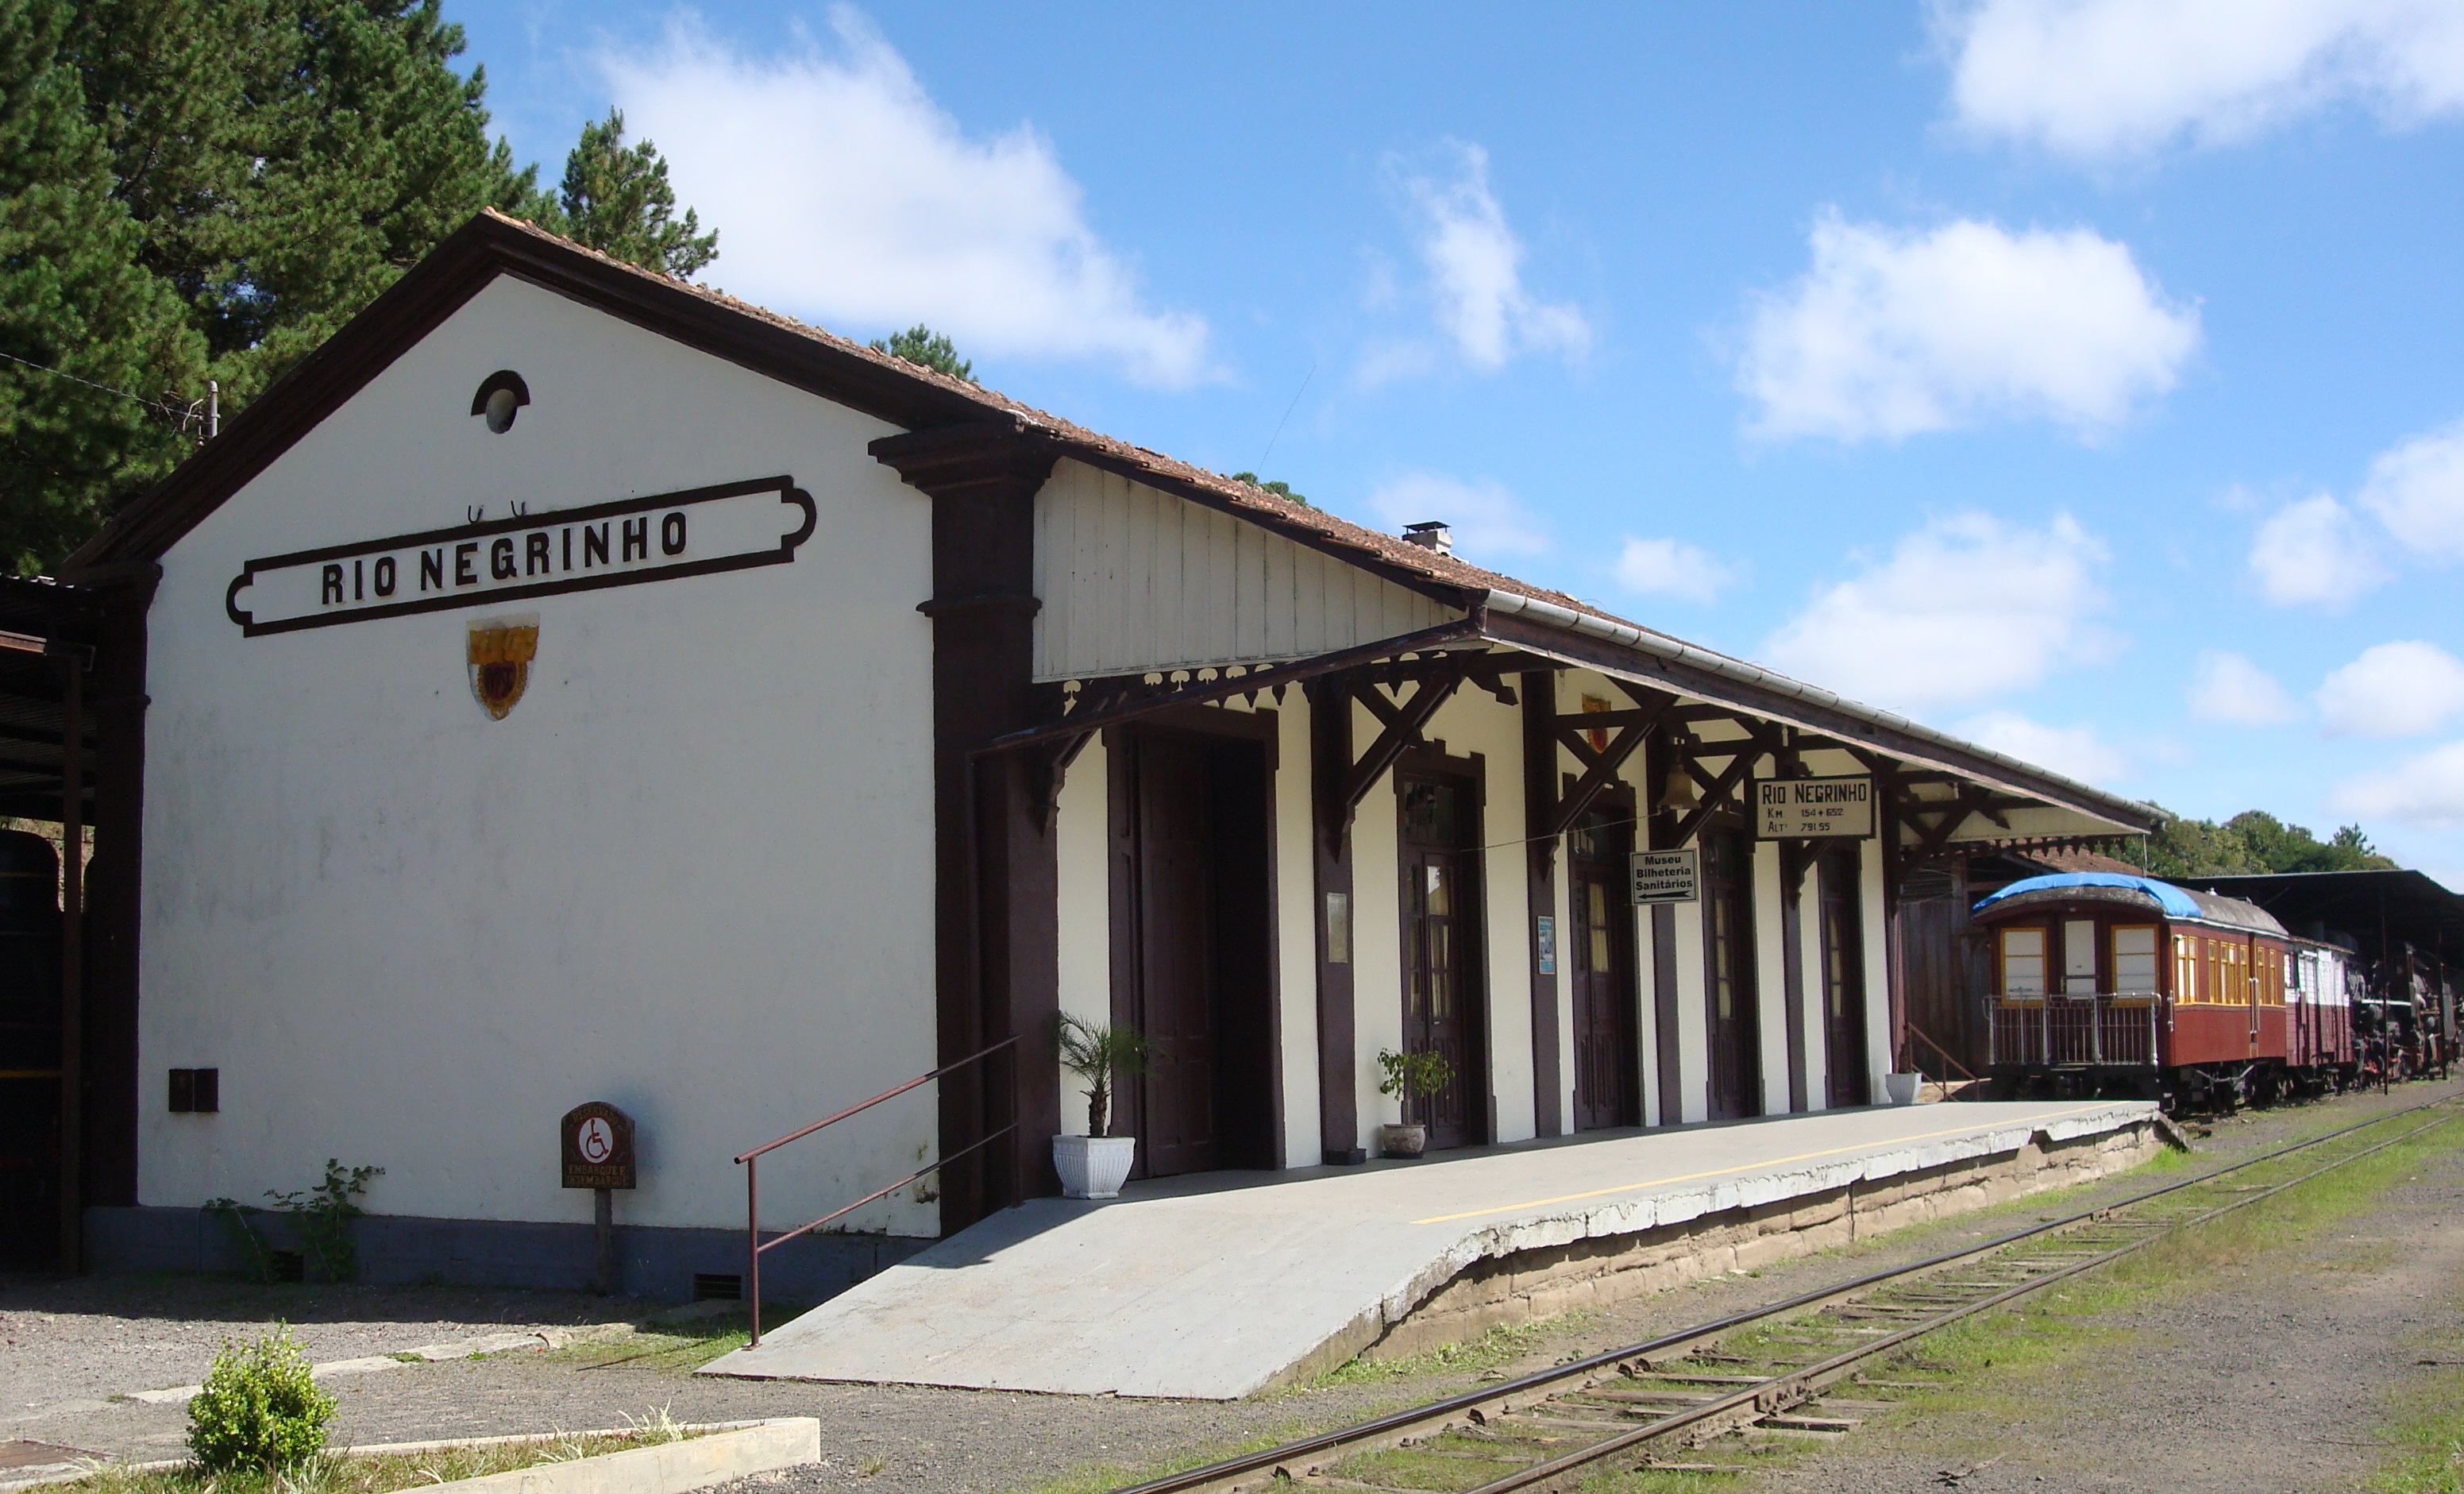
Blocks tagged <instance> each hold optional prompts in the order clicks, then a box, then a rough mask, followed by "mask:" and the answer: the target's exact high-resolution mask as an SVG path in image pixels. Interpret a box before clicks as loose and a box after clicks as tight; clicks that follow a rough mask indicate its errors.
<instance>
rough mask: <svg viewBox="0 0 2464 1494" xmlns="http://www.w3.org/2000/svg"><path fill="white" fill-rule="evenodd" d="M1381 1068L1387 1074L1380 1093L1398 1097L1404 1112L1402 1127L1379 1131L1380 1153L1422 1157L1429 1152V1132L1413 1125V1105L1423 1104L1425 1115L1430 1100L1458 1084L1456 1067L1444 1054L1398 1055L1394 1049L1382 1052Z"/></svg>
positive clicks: (1379, 1083) (1378, 1085) (1386, 1127)
mask: <svg viewBox="0 0 2464 1494" xmlns="http://www.w3.org/2000/svg"><path fill="white" fill-rule="evenodd" d="M1377 1066H1378V1067H1380V1068H1382V1069H1384V1070H1385V1071H1386V1077H1385V1078H1384V1079H1382V1080H1380V1081H1378V1084H1377V1092H1378V1093H1379V1094H1391V1095H1393V1096H1395V1097H1396V1098H1397V1100H1400V1101H1401V1102H1402V1109H1403V1121H1402V1123H1401V1124H1400V1125H1391V1126H1380V1127H1378V1128H1377V1150H1378V1152H1379V1153H1381V1154H1382V1155H1385V1156H1395V1157H1413V1156H1419V1155H1420V1154H1421V1153H1424V1152H1426V1151H1428V1150H1429V1128H1428V1127H1427V1126H1426V1125H1414V1124H1413V1123H1412V1110H1413V1104H1412V1102H1413V1101H1415V1100H1419V1102H1421V1103H1420V1106H1419V1109H1420V1110H1421V1111H1422V1112H1423V1113H1424V1114H1425V1113H1426V1112H1427V1110H1428V1098H1429V1096H1431V1095H1433V1094H1435V1093H1437V1092H1438V1091H1439V1090H1441V1089H1443V1088H1445V1087H1446V1086H1448V1085H1450V1084H1452V1083H1454V1079H1455V1066H1453V1065H1452V1064H1449V1063H1447V1062H1446V1058H1445V1055H1444V1054H1442V1053H1438V1052H1424V1053H1397V1052H1396V1051H1395V1050H1394V1049H1392V1048H1380V1049H1379V1050H1378V1053H1377Z"/></svg>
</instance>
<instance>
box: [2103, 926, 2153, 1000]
mask: <svg viewBox="0 0 2464 1494" xmlns="http://www.w3.org/2000/svg"><path fill="white" fill-rule="evenodd" d="M2113 989H2114V990H2115V991H2116V992H2117V993H2120V994H2123V995H2129V996H2147V995H2152V994H2154V992H2155V990H2156V931H2155V930H2154V929H2152V928H2149V927H2146V926H2145V925H2120V926H2117V927H2116V928H2115V929H2114V931H2113Z"/></svg>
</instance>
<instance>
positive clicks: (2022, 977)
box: [2002, 929, 2045, 996]
mask: <svg viewBox="0 0 2464 1494" xmlns="http://www.w3.org/2000/svg"><path fill="white" fill-rule="evenodd" d="M2002 994H2003V995H2004V996H2042V995H2044V994H2045V931H2044V930H2042V929H2005V930H2003V931H2002Z"/></svg>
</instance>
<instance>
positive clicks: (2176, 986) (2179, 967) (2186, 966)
mask: <svg viewBox="0 0 2464 1494" xmlns="http://www.w3.org/2000/svg"><path fill="white" fill-rule="evenodd" d="M2198 999H2199V957H2198V955H2197V954H2196V952H2195V951H2193V950H2192V948H2191V945H2190V939H2189V935H2187V934H2175V935H2173V1000H2177V1001H2195V1000H2198Z"/></svg>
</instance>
